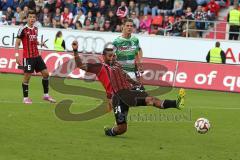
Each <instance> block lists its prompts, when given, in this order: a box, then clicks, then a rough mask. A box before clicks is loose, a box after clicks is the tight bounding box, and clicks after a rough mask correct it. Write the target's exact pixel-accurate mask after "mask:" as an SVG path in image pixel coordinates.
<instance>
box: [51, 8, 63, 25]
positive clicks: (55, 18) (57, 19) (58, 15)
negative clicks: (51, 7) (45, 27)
mask: <svg viewBox="0 0 240 160" xmlns="http://www.w3.org/2000/svg"><path fill="white" fill-rule="evenodd" d="M52 24H53V26H54V28H60V27H61V10H60V8H56V11H55V13H54V14H53V16H52Z"/></svg>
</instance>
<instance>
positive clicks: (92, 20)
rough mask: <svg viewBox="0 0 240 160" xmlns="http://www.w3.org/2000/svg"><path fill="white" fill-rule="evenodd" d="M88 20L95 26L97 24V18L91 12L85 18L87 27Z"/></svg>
mask: <svg viewBox="0 0 240 160" xmlns="http://www.w3.org/2000/svg"><path fill="white" fill-rule="evenodd" d="M87 20H89V21H90V23H91V25H93V24H94V22H95V18H94V17H93V15H92V12H91V11H88V14H87V16H86V17H85V20H84V25H86V21H87Z"/></svg>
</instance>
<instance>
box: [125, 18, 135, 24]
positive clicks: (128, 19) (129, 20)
mask: <svg viewBox="0 0 240 160" xmlns="http://www.w3.org/2000/svg"><path fill="white" fill-rule="evenodd" d="M127 22H131V23H133V19H131V18H127V19H125V20H124V21H123V25H125V24H126V23H127Z"/></svg>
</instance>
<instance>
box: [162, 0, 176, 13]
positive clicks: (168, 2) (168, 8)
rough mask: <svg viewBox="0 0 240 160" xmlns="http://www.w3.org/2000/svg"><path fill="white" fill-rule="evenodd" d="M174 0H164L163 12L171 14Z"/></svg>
mask: <svg viewBox="0 0 240 160" xmlns="http://www.w3.org/2000/svg"><path fill="white" fill-rule="evenodd" d="M173 1H174V0H165V1H164V13H166V14H168V15H169V14H171V13H172V10H173V3H174V2H173Z"/></svg>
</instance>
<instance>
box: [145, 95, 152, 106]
mask: <svg viewBox="0 0 240 160" xmlns="http://www.w3.org/2000/svg"><path fill="white" fill-rule="evenodd" d="M145 101H146V104H147V105H148V106H152V105H153V104H154V97H150V96H149V97H146V99H145Z"/></svg>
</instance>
